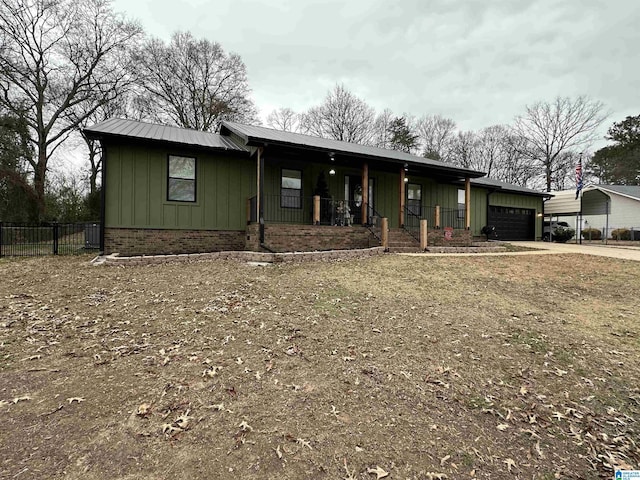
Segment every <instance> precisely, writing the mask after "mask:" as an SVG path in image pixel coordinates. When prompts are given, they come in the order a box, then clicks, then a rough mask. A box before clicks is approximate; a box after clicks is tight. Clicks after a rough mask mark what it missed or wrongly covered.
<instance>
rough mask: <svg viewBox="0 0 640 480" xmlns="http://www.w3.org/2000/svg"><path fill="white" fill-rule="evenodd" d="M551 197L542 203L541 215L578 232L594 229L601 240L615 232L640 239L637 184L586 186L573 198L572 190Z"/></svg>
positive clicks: (639, 187)
mask: <svg viewBox="0 0 640 480" xmlns="http://www.w3.org/2000/svg"><path fill="white" fill-rule="evenodd" d="M553 195H554V196H553V197H552V198H550V199H548V200H547V201H546V202H545V205H544V214H545V216H551V217H553V218H557V219H561V220H563V221H565V222H567V223H568V224H569V225H570V226H572V227H573V228H577V229H578V230H583V229H585V228H596V229H598V230H600V231H601V232H602V234H603V238H611V232H613V231H614V230H616V229H621V228H625V229H629V230H631V231H634V232H636V233H635V234H634V235H633V236H634V238H635V239H637V240H640V185H587V186H586V187H585V188H584V189H583V190H582V191H581V192H580V195H579V196H578V197H577V198H576V191H575V190H564V191H560V192H553Z"/></svg>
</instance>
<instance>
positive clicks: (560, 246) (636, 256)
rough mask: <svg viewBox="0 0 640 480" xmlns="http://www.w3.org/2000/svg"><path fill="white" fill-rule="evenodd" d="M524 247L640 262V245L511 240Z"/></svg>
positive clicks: (514, 243)
mask: <svg viewBox="0 0 640 480" xmlns="http://www.w3.org/2000/svg"><path fill="white" fill-rule="evenodd" d="M509 243H512V244H513V245H522V246H523V247H531V248H539V249H542V250H545V251H547V252H549V253H582V254H584V255H596V256H599V257H610V258H620V259H623V260H634V261H636V262H640V247H632V246H613V245H593V244H591V245H580V244H575V243H550V242H509Z"/></svg>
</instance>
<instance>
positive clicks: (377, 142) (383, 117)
mask: <svg viewBox="0 0 640 480" xmlns="http://www.w3.org/2000/svg"><path fill="white" fill-rule="evenodd" d="M394 118H395V116H394V114H393V112H392V111H391V110H390V109H388V108H385V109H384V110H383V111H382V113H380V114H378V116H377V117H376V119H375V121H374V122H373V139H372V142H371V143H372V145H373V146H374V147H379V148H388V149H390V148H391V133H390V131H389V126H390V125H391V122H392V121H393V119H394Z"/></svg>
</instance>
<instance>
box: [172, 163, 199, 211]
mask: <svg viewBox="0 0 640 480" xmlns="http://www.w3.org/2000/svg"><path fill="white" fill-rule="evenodd" d="M168 173H169V174H168V179H167V200H169V201H172V202H195V201H196V159H195V158H193V157H178V156H176V155H169V168H168Z"/></svg>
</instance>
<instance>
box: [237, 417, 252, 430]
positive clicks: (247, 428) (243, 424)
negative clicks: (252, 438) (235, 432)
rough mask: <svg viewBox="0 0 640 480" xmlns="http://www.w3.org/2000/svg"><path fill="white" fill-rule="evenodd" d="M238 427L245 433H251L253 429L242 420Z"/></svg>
mask: <svg viewBox="0 0 640 480" xmlns="http://www.w3.org/2000/svg"><path fill="white" fill-rule="evenodd" d="M239 427H240V429H241V430H242V431H243V432H247V431H248V432H252V431H253V427H252V426H251V425H249V424H248V423H247V421H246V420H243V421H242V423H241V424H240V425H239Z"/></svg>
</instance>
